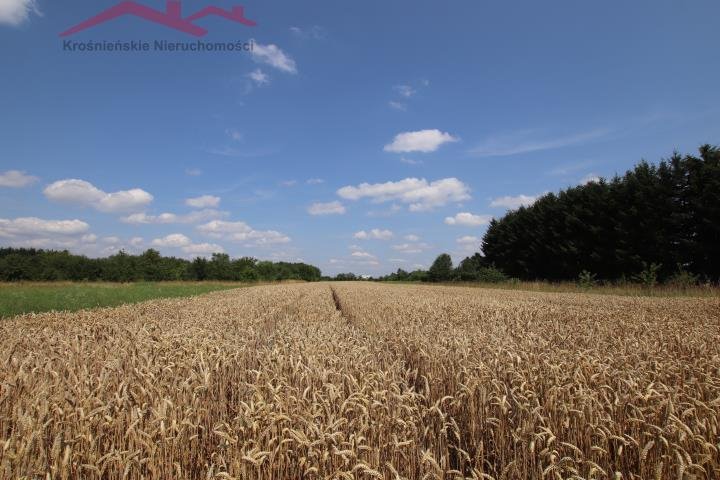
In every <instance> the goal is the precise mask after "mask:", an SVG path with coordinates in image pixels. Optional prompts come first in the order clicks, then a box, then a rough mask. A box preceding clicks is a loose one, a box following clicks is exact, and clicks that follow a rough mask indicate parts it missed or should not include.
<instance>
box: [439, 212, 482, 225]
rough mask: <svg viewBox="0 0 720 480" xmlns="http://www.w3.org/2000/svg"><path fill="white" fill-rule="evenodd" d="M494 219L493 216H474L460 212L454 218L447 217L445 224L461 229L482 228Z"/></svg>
mask: <svg viewBox="0 0 720 480" xmlns="http://www.w3.org/2000/svg"><path fill="white" fill-rule="evenodd" d="M492 218H493V217H492V215H474V214H472V213H468V212H460V213H458V214H457V215H455V216H454V217H445V223H446V224H448V225H457V226H461V227H480V226H482V225H487V224H488V223H490V220H492Z"/></svg>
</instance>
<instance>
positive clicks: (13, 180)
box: [0, 0, 39, 188]
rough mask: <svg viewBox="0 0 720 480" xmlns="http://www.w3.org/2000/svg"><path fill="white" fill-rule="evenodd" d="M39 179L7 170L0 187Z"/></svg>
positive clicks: (16, 186) (0, 178)
mask: <svg viewBox="0 0 720 480" xmlns="http://www.w3.org/2000/svg"><path fill="white" fill-rule="evenodd" d="M1 3H2V0H0V4H1ZM38 180H39V179H38V178H37V177H34V176H32V175H28V174H26V173H25V172H21V171H19V170H8V171H7V172H3V173H0V187H8V188H22V187H27V186H29V185H32V184H33V183H35V182H37V181H38Z"/></svg>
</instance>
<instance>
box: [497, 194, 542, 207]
mask: <svg viewBox="0 0 720 480" xmlns="http://www.w3.org/2000/svg"><path fill="white" fill-rule="evenodd" d="M537 199H538V197H533V196H529V195H518V196H516V197H510V196H506V197H498V198H496V199H494V200H493V201H492V202H490V206H491V207H499V208H507V209H509V210H515V209H517V208H520V207H529V206H530V205H532V204H533V203H535V201H536V200H537Z"/></svg>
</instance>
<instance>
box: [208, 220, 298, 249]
mask: <svg viewBox="0 0 720 480" xmlns="http://www.w3.org/2000/svg"><path fill="white" fill-rule="evenodd" d="M197 229H198V231H199V232H201V233H204V234H205V235H208V236H209V237H212V238H222V239H225V240H229V241H232V242H245V243H246V244H247V245H250V246H264V245H273V244H280V243H289V242H290V241H291V239H290V237H288V236H287V235H285V234H283V233H280V232H277V231H275V230H255V229H253V228H252V227H250V225H248V224H247V223H245V222H226V221H223V220H213V221H212V222H209V223H206V224H204V225H200V226H199V227H197Z"/></svg>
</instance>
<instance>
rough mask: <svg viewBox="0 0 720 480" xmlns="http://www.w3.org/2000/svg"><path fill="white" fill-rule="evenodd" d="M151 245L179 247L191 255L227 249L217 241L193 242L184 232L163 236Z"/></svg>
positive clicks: (208, 253)
mask: <svg viewBox="0 0 720 480" xmlns="http://www.w3.org/2000/svg"><path fill="white" fill-rule="evenodd" d="M140 240H142V239H140ZM151 245H152V246H154V247H165V248H179V249H181V250H182V251H183V252H184V253H187V254H189V255H201V256H202V255H210V254H213V253H222V252H224V251H225V249H224V248H223V247H222V246H221V245H217V244H215V243H193V242H192V240H190V238H188V237H187V236H186V235H183V234H182V233H173V234H171V235H167V236H165V237H162V238H156V239H155V240H153V241H152V242H151Z"/></svg>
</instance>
